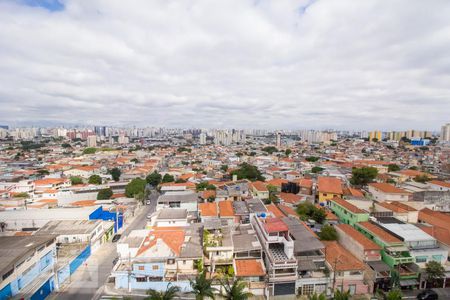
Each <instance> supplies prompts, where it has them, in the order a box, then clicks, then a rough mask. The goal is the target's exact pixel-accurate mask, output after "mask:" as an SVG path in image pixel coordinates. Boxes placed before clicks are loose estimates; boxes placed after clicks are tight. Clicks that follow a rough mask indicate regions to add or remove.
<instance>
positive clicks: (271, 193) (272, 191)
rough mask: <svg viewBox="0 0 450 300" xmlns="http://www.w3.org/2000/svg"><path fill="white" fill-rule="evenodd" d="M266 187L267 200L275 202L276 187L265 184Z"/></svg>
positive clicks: (276, 200)
mask: <svg viewBox="0 0 450 300" xmlns="http://www.w3.org/2000/svg"><path fill="white" fill-rule="evenodd" d="M267 189H268V190H269V201H270V202H274V203H277V202H278V197H277V192H278V190H277V187H276V186H273V185H270V184H268V185H267Z"/></svg>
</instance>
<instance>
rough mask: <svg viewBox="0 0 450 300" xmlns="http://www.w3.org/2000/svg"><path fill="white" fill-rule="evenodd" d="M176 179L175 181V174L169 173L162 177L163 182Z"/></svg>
mask: <svg viewBox="0 0 450 300" xmlns="http://www.w3.org/2000/svg"><path fill="white" fill-rule="evenodd" d="M174 181H175V177H173V175H170V174H169V173H166V174H164V176H163V178H162V183H166V182H174Z"/></svg>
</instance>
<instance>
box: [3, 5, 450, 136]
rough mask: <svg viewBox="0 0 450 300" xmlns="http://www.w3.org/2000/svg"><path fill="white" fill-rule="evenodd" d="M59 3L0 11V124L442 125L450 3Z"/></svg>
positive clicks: (447, 117)
mask: <svg viewBox="0 0 450 300" xmlns="http://www.w3.org/2000/svg"><path fill="white" fill-rule="evenodd" d="M62 3H63V5H59V6H58V5H57V4H58V3H55V1H52V0H46V1H38V0H35V1H25V0H23V1H4V0H0V107H1V108H0V123H6V124H10V125H14V124H33V123H34V124H38V123H40V122H53V123H55V124H56V123H58V122H63V123H82V124H92V125H96V124H110V125H132V124H136V125H138V126H142V125H149V126H152V125H153V126H170V127H227V128H230V127H236V128H263V127H266V128H336V129H376V128H379V129H408V128H416V129H430V130H434V129H438V128H439V127H440V125H442V124H443V123H445V122H449V121H450V17H449V16H450V1H448V0H430V1H423V0H404V1H397V0H389V1H380V0H373V1H370V0H364V1H358V0H339V1H333V0H318V1H312V0H305V1H294V0H274V1H264V0H261V1H258V0H251V1H250V0H223V1H206V0H205V1H190V0H177V1H171V0H158V1H154V0H142V1H123V0H117V1H112V0H103V1H100V0H85V1H82V0H68V1H64V2H62ZM55 4H56V6H55Z"/></svg>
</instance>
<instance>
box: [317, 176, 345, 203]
mask: <svg viewBox="0 0 450 300" xmlns="http://www.w3.org/2000/svg"><path fill="white" fill-rule="evenodd" d="M317 191H318V194H319V203H320V204H321V205H325V204H326V203H327V201H328V200H330V199H333V198H334V197H342V195H343V193H344V192H343V190H342V182H341V180H340V179H339V178H336V177H322V176H319V178H318V180H317Z"/></svg>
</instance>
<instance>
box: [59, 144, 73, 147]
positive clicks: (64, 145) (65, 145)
mask: <svg viewBox="0 0 450 300" xmlns="http://www.w3.org/2000/svg"><path fill="white" fill-rule="evenodd" d="M61 147H63V148H72V146H70V144H68V143H63V144H61Z"/></svg>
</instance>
